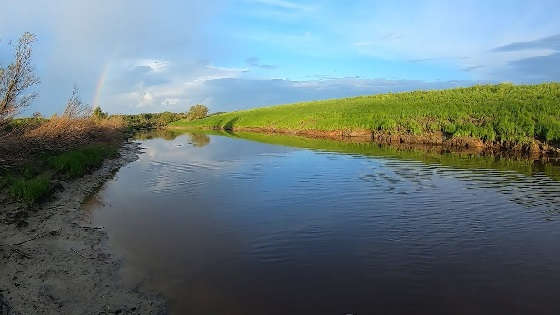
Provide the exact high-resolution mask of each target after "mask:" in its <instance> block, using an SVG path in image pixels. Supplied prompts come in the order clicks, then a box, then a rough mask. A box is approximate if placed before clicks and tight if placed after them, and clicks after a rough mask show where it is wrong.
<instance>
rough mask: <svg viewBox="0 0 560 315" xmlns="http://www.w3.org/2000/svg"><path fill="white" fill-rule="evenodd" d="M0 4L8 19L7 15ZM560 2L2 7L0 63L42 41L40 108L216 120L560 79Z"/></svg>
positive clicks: (241, 1)
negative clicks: (248, 112) (14, 47)
mask: <svg viewBox="0 0 560 315" xmlns="http://www.w3.org/2000/svg"><path fill="white" fill-rule="evenodd" d="M6 5H7V7H6ZM558 12H560V2H558V1H546V0H540V1H537V2H530V1H474V0H473V1H294V0H237V1H225V0H224V1H222V0H210V1H179V0H177V1H161V2H157V3H156V2H155V1H147V0H146V1H144V0H138V1H132V0H130V1H128V0H121V1H108V0H99V1H85V0H83V1H80V0H58V1H47V0H34V1H28V2H24V1H21V2H19V3H18V2H16V1H10V2H9V3H7V4H4V8H3V10H2V12H0V39H1V41H0V63H1V64H6V63H7V62H8V61H9V52H10V51H9V47H8V45H7V43H8V42H9V41H10V40H14V39H16V38H17V37H18V36H19V35H20V34H21V33H23V32H25V31H30V32H33V33H35V34H37V36H38V41H37V43H36V45H35V50H34V57H33V58H34V64H35V65H36V69H37V73H38V74H39V76H40V78H41V81H42V82H41V85H40V86H39V88H38V89H39V94H40V97H39V99H37V100H36V101H35V102H34V103H33V105H32V106H31V107H30V108H29V109H28V111H27V112H28V113H31V112H34V111H40V112H43V113H44V114H47V115H50V114H52V113H55V112H61V111H62V110H63V107H64V103H65V100H66V99H67V98H68V96H69V95H70V93H71V90H72V87H73V85H77V86H78V87H79V88H80V90H81V95H82V99H83V100H84V102H86V103H90V104H92V105H101V107H102V108H103V109H105V110H108V111H109V112H111V113H136V112H148V111H149V112H160V111H165V110H170V111H185V110H187V109H188V107H189V106H190V105H193V104H196V103H203V104H206V105H208V106H209V107H210V109H211V110H212V111H230V110H235V109H242V108H249V107H254V106H262V105H270V104H279V103H287V102H295V101H303V100H313V99H321V98H333V97H346V96H354V95H362V94H373V93H381V92H389V91H391V92H394V91H404V90H411V89H433V88H446V87H454V86H466V85H472V84H475V83H478V82H501V81H510V82H516V83H535V82H543V81H559V80H560V16H559V13H558Z"/></svg>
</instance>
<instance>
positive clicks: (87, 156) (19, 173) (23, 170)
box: [0, 144, 117, 205]
mask: <svg viewBox="0 0 560 315" xmlns="http://www.w3.org/2000/svg"><path fill="white" fill-rule="evenodd" d="M116 154H117V147H116V146H115V145H109V144H94V145H88V146H85V147H83V148H80V149H77V150H73V151H67V152H63V153H59V154H50V155H42V156H39V157H37V158H35V159H32V160H30V161H28V162H27V164H25V165H23V166H21V167H19V168H17V169H13V170H10V171H5V172H4V173H0V189H2V190H6V191H7V192H8V194H9V195H10V196H11V197H12V198H14V199H17V200H20V201H22V202H24V203H26V204H28V205H31V204H33V203H36V202H37V201H39V200H41V199H43V198H45V197H46V196H48V195H49V194H50V193H51V191H52V188H53V185H51V182H52V180H54V179H57V178H61V179H67V178H76V177H80V176H83V175H84V174H86V173H88V172H91V171H92V170H94V169H96V168H98V167H99V166H101V164H102V163H103V160H105V159H106V158H109V157H112V156H115V155H116Z"/></svg>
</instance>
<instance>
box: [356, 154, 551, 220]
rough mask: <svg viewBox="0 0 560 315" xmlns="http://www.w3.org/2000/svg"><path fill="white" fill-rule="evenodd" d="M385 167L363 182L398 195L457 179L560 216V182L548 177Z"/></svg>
mask: <svg viewBox="0 0 560 315" xmlns="http://www.w3.org/2000/svg"><path fill="white" fill-rule="evenodd" d="M384 166H386V167H384V168H381V169H379V168H376V169H375V170H374V171H372V172H368V173H367V174H365V175H362V176H361V177H360V179H362V180H363V181H366V182H369V183H371V184H372V185H374V186H375V187H377V188H383V189H384V190H385V191H387V192H392V193H396V194H410V193H413V192H422V191H427V190H432V189H434V188H436V187H437V186H436V185H435V184H436V182H437V181H441V179H454V180H459V181H461V182H462V183H464V185H465V186H466V188H467V189H469V190H480V189H490V190H492V191H495V192H497V193H499V194H500V195H502V196H504V197H505V198H506V199H507V200H509V201H511V202H514V203H516V204H519V205H521V206H524V207H526V208H529V209H533V208H536V209H539V210H540V211H542V212H543V213H546V214H549V215H550V214H560V182H558V181H556V180H554V179H551V178H550V177H548V176H546V175H544V174H535V175H533V176H527V175H523V174H520V173H517V172H514V171H502V170H493V169H461V168H456V167H447V166H443V165H438V164H430V165H426V164H424V163H421V162H417V161H404V160H397V159H390V160H388V161H386V162H385V163H384ZM403 180H404V181H403ZM411 184H412V185H411Z"/></svg>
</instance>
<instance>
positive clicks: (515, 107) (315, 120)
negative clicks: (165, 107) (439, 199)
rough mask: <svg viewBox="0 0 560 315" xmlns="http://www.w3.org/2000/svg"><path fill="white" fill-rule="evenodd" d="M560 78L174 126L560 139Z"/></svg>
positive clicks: (261, 111)
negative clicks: (553, 80)
mask: <svg viewBox="0 0 560 315" xmlns="http://www.w3.org/2000/svg"><path fill="white" fill-rule="evenodd" d="M558 104H560V83H545V84H539V85H512V84H500V85H486V86H474V87H470V88H460V89H450V90H441V91H416V92H407V93H398V94H381V95H373V96H362V97H354V98H345V99H333V100H326V101H316V102H306V103H298V104H290V105H282V106H272V107H262V108H255V109H251V110H243V111H237V112H231V113H225V114H220V115H214V116H211V117H208V118H205V119H200V120H194V121H185V120H181V121H176V122H174V123H172V124H171V125H172V126H178V127H185V126H190V127H199V128H220V129H234V128H243V127H245V128H248V127H249V128H250V127H252V128H274V129H286V130H321V131H329V130H356V131H359V130H382V131H386V132H396V133H401V134H414V135H421V134H427V133H434V132H443V133H444V134H446V135H447V136H448V137H474V138H478V139H481V140H484V141H495V140H497V141H520V142H527V141H532V140H533V139H540V140H544V141H548V142H551V143H559V142H560V114H559V111H558Z"/></svg>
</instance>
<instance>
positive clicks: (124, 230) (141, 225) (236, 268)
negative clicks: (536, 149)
mask: <svg viewBox="0 0 560 315" xmlns="http://www.w3.org/2000/svg"><path fill="white" fill-rule="evenodd" d="M161 136H163V137H157V136H156V137H153V138H152V137H150V136H148V135H143V136H141V138H142V140H140V141H141V142H142V146H143V147H145V153H144V154H142V155H141V156H140V159H139V160H138V161H136V162H133V163H131V164H129V165H128V166H126V167H124V168H123V169H121V170H120V171H119V172H118V174H117V176H116V177H115V179H113V180H111V181H109V182H108V183H107V184H106V185H105V186H104V187H103V189H102V190H101V191H100V192H99V193H98V194H97V196H95V198H94V199H93V200H92V201H91V202H90V203H89V204H88V207H89V208H91V209H92V211H93V214H94V221H95V224H98V225H102V226H104V227H105V228H106V230H107V231H108V233H109V236H110V245H111V246H112V248H113V250H114V251H115V253H117V254H119V255H121V256H122V257H123V259H124V261H125V270H124V272H123V273H124V274H123V276H124V278H125V279H126V280H127V282H129V283H130V284H131V285H137V284H139V283H142V284H144V285H145V286H147V287H150V288H152V289H155V290H158V291H159V292H162V293H163V294H164V295H165V296H166V297H167V298H168V299H169V302H170V307H171V311H172V313H174V314H350V313H351V314H402V313H409V314H481V313H485V314H496V313H508V314H541V313H542V314H560V216H559V213H560V181H559V179H560V169H559V168H558V167H556V166H554V165H551V164H539V163H533V162H529V161H523V160H520V161H512V160H503V159H496V158H488V157H473V156H468V155H456V154H443V155H441V154H438V153H429V152H424V151H397V150H395V149H391V148H383V147H379V146H376V145H373V144H352V143H342V142H336V141H330V140H309V139H303V138H295V137H286V136H264V135H251V134H242V135H229V136H221V135H205V134H195V135H192V134H184V135H178V136H177V135H173V134H163V135H161ZM240 137H243V138H247V139H243V138H240ZM249 139H250V140H249Z"/></svg>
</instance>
